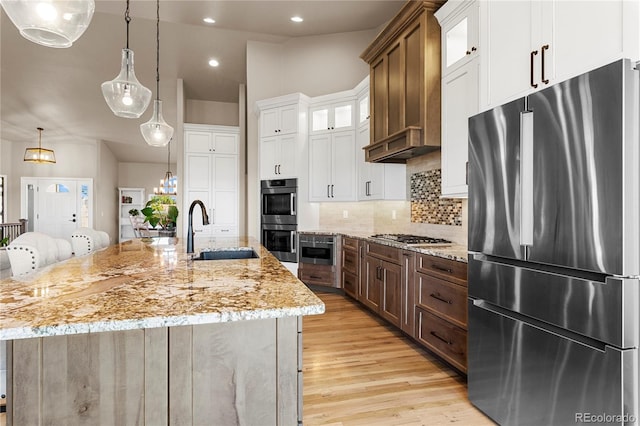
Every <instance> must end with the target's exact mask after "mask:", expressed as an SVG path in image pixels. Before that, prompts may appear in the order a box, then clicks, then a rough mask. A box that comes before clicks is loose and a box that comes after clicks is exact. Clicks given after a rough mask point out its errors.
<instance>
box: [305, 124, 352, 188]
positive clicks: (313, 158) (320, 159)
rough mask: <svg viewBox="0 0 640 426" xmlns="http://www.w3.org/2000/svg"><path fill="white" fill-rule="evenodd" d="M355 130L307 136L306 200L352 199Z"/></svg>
mask: <svg viewBox="0 0 640 426" xmlns="http://www.w3.org/2000/svg"><path fill="white" fill-rule="evenodd" d="M355 200H356V168H355V134H354V132H353V131H350V130H346V131H341V132H335V133H332V134H329V133H325V134H321V135H311V136H310V137H309V201H355Z"/></svg>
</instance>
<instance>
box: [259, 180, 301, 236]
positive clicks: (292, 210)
mask: <svg viewBox="0 0 640 426" xmlns="http://www.w3.org/2000/svg"><path fill="white" fill-rule="evenodd" d="M296 192H297V186H296V179H281V180H265V181H262V183H261V200H260V204H261V215H262V223H275V224H289V225H295V224H297V223H298V216H297V196H296Z"/></svg>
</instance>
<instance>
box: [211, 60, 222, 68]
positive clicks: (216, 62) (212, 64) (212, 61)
mask: <svg viewBox="0 0 640 426" xmlns="http://www.w3.org/2000/svg"><path fill="white" fill-rule="evenodd" d="M218 65H220V62H218V61H216V60H215V59H210V60H209V66H212V67H217V66H218Z"/></svg>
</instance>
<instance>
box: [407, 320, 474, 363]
mask: <svg viewBox="0 0 640 426" xmlns="http://www.w3.org/2000/svg"><path fill="white" fill-rule="evenodd" d="M416 340H417V341H418V342H419V343H420V344H422V345H423V346H425V347H426V348H427V349H429V350H431V351H432V352H434V353H436V354H437V355H439V356H440V357H441V358H444V359H445V360H446V361H448V362H449V363H450V364H452V365H453V366H454V367H456V368H457V369H458V370H460V371H462V372H463V373H466V372H467V331H466V330H463V329H461V328H460V327H456V326H455V325H453V324H451V323H450V322H447V321H445V320H443V319H441V318H439V317H437V316H435V315H433V314H431V313H429V312H427V311H425V310H424V309H421V308H416Z"/></svg>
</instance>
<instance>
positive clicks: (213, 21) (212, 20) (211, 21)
mask: <svg viewBox="0 0 640 426" xmlns="http://www.w3.org/2000/svg"><path fill="white" fill-rule="evenodd" d="M203 21H204V22H206V23H207V24H215V23H216V20H215V19H213V18H204V19H203Z"/></svg>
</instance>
